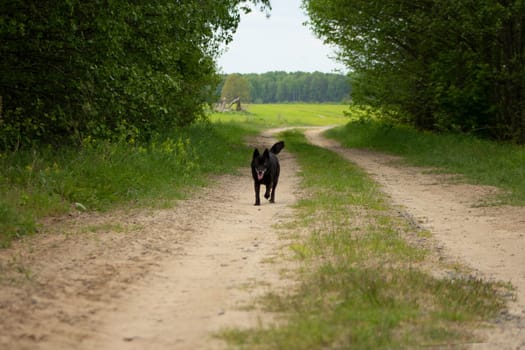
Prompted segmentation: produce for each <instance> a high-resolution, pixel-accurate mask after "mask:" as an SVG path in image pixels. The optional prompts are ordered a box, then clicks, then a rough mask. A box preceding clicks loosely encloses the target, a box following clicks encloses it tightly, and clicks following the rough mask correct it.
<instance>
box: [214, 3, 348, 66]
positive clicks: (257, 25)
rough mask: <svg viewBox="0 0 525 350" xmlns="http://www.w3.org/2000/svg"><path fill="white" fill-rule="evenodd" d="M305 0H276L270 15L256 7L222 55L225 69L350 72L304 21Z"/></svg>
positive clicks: (219, 64) (243, 19) (242, 22)
mask: <svg viewBox="0 0 525 350" xmlns="http://www.w3.org/2000/svg"><path fill="white" fill-rule="evenodd" d="M300 6H301V0H273V1H272V10H271V13H270V18H266V15H265V14H264V13H261V12H260V11H259V10H258V9H254V10H253V11H252V12H251V13H249V14H247V15H242V17H241V23H240V25H239V28H238V29H237V32H236V33H235V35H234V37H233V42H231V43H230V45H229V46H228V48H227V50H226V52H225V53H224V54H223V55H222V56H221V57H219V59H218V66H219V69H220V71H221V72H222V73H226V74H231V73H243V74H244V73H264V72H269V71H286V72H297V71H302V72H314V71H319V72H324V73H333V72H341V71H343V72H346V71H347V70H346V69H344V67H343V66H342V65H341V64H340V63H338V62H336V61H335V60H334V59H333V58H330V57H333V56H335V54H334V50H333V49H332V48H330V47H329V46H327V45H324V44H323V42H322V40H321V39H318V38H317V37H316V36H315V35H314V34H313V33H312V31H311V30H310V29H309V27H308V26H305V25H304V24H303V23H304V22H306V21H307V20H308V17H307V15H306V14H305V13H304V11H303V10H302V9H301V8H300Z"/></svg>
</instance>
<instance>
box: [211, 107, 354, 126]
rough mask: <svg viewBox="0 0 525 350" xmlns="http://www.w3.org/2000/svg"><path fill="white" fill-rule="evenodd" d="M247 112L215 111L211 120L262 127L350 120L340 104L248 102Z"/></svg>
mask: <svg viewBox="0 0 525 350" xmlns="http://www.w3.org/2000/svg"><path fill="white" fill-rule="evenodd" d="M245 108H246V111H244V112H227V113H213V114H212V115H211V120H212V121H222V122H227V121H233V122H238V123H241V124H245V125H254V126H257V127H259V128H275V127H279V126H306V125H307V126H319V125H341V124H344V123H346V122H348V120H349V119H348V117H346V116H345V115H344V114H343V111H346V110H348V108H349V107H348V106H347V105H341V104H249V105H245Z"/></svg>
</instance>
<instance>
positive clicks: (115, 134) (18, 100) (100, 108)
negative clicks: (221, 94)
mask: <svg viewBox="0 0 525 350" xmlns="http://www.w3.org/2000/svg"><path fill="white" fill-rule="evenodd" d="M269 3H270V2H269V0H221V1H215V0H185V1H172V0H154V1H129V0H114V1H105V0H68V1H54V0H39V1H31V0H11V1H3V2H2V5H1V10H0V43H1V44H0V150H1V149H2V148H4V149H6V148H7V149H13V148H17V147H20V146H23V145H32V144H35V143H37V142H38V143H42V142H43V143H49V144H62V143H64V142H67V143H71V142H74V143H82V141H83V140H84V139H86V138H88V137H93V138H102V139H114V138H122V137H128V136H131V137H134V138H139V137H141V138H147V137H149V136H150V135H152V134H154V133H156V132H159V131H163V130H166V129H167V128H173V127H177V126H183V125H187V124H189V123H192V122H193V121H195V120H197V119H198V118H199V117H200V116H202V115H204V111H205V104H206V103H211V102H212V101H213V100H214V99H215V89H214V87H215V86H216V85H217V84H218V82H219V81H220V77H219V75H218V74H217V72H216V64H215V59H216V57H217V56H218V54H219V52H220V50H221V45H222V44H223V43H227V42H229V41H231V40H232V34H233V32H234V31H235V29H236V28H237V25H238V23H239V21H240V14H241V13H243V12H247V11H249V7H250V5H255V6H258V7H262V8H263V9H264V8H266V9H269V6H270V5H269Z"/></svg>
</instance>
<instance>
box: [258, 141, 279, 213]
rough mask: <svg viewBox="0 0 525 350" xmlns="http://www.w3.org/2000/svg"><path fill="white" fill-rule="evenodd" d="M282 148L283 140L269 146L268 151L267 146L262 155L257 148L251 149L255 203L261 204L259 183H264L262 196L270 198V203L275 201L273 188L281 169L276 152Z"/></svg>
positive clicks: (275, 185)
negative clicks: (264, 188) (264, 189)
mask: <svg viewBox="0 0 525 350" xmlns="http://www.w3.org/2000/svg"><path fill="white" fill-rule="evenodd" d="M283 148H284V141H279V142H277V143H276V144H275V145H273V146H272V148H270V151H268V148H267V149H265V150H264V153H263V154H262V156H261V154H260V153H259V150H258V149H257V148H256V149H255V150H254V151H253V159H252V176H253V181H254V185H255V205H261V199H260V197H259V192H260V189H261V185H266V192H265V193H264V198H266V199H268V198H270V203H274V202H275V188H276V187H277V182H279V172H280V171H281V168H280V166H279V159H277V157H276V154H279V152H281V150H282V149H283ZM270 190H271V195H270Z"/></svg>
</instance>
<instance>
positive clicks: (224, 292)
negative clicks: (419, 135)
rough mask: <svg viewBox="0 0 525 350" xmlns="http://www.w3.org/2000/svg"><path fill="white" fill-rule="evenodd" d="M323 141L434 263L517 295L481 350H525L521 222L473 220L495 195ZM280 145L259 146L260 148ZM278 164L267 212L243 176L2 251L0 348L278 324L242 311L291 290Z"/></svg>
mask: <svg viewBox="0 0 525 350" xmlns="http://www.w3.org/2000/svg"><path fill="white" fill-rule="evenodd" d="M322 131H323V129H321V128H315V129H311V130H309V131H307V135H308V138H309V139H310V140H311V142H312V143H315V144H318V145H322V146H323V147H327V148H330V149H332V150H334V151H336V152H338V153H341V154H342V155H343V156H344V157H347V158H348V159H349V160H350V161H353V162H355V163H357V164H358V165H359V166H361V167H363V168H364V169H365V170H366V171H367V172H368V173H369V174H370V175H371V176H372V177H373V178H374V179H376V181H378V182H379V183H380V184H381V186H382V188H383V190H384V191H385V193H387V194H388V195H389V196H390V197H391V199H392V202H393V203H394V204H395V205H398V206H399V207H400V208H402V210H403V211H405V212H406V213H408V214H409V215H410V217H413V218H416V220H417V221H418V224H419V225H421V226H422V227H424V228H426V229H428V230H430V231H431V232H432V234H433V237H434V238H435V239H436V241H437V242H439V244H441V245H442V248H443V249H442V250H441V251H440V254H446V255H448V256H450V257H451V258H452V259H457V260H459V261H461V262H463V263H465V264H468V265H469V266H470V267H472V268H474V269H476V270H478V271H479V273H480V274H482V275H483V276H484V277H486V278H494V279H498V280H504V281H511V282H512V283H513V284H514V285H515V286H516V287H517V301H516V302H515V303H513V304H512V305H511V312H510V314H508V315H507V316H506V317H503V318H502V319H501V320H499V321H498V323H497V324H495V325H494V328H493V329H491V330H490V331H489V332H488V333H483V336H485V337H487V341H486V342H484V343H482V344H477V345H476V346H475V347H476V348H479V349H520V348H525V334H524V327H523V325H524V324H523V317H522V316H523V315H522V314H523V310H524V309H525V307H524V305H525V302H524V300H525V297H524V292H525V288H524V287H525V286H524V285H523V283H524V280H525V272H524V266H525V265H524V262H525V259H524V257H525V249H524V248H525V247H524V246H523V241H524V238H523V234H522V233H524V232H525V219H523V218H525V215H523V214H525V212H524V211H523V209H522V208H507V207H505V208H494V207H489V208H487V207H477V206H476V205H475V204H476V203H478V202H479V200H480V199H482V198H483V197H484V196H486V195H488V194H490V193H491V191H493V189H487V188H483V187H476V186H468V185H461V184H450V183H448V182H446V181H443V178H442V177H439V176H436V175H432V174H424V173H423V172H422V170H421V169H415V168H409V167H404V166H403V167H402V166H399V165H395V164H394V163H393V162H392V161H393V160H394V159H393V158H392V157H388V156H385V155H381V154H377V153H372V152H365V151H358V150H343V149H342V148H341V147H339V146H338V145H337V144H336V143H334V142H333V141H328V140H325V139H324V138H322V137H321V135H320V133H321V132H322ZM273 141H274V140H273V139H272V138H271V137H270V136H269V134H265V135H262V136H261V137H259V138H258V139H257V140H254V141H253V142H252V144H253V145H257V146H259V147H260V146H266V147H270V146H271V144H272V143H273ZM250 157H251V154H248V155H247V164H248V163H249V160H250ZM280 159H281V163H282V174H281V180H280V183H279V186H278V189H277V197H276V204H273V205H270V204H269V203H268V202H266V201H264V202H263V203H262V204H263V205H261V206H260V207H255V206H253V202H254V195H253V184H252V180H251V178H250V174H249V170H248V169H247V168H246V169H243V170H242V171H241V172H242V174H240V175H228V176H221V177H219V178H217V179H216V182H215V183H214V184H213V185H212V186H210V187H209V188H206V189H203V190H200V191H198V192H197V193H196V194H195V196H193V197H192V198H191V199H188V200H184V201H181V202H180V203H179V204H178V205H177V206H176V207H175V208H169V209H155V210H154V209H150V210H127V211H120V212H112V213H108V214H99V215H95V214H89V215H87V214H79V215H77V216H75V217H73V218H67V219H62V220H57V221H56V222H49V223H47V224H46V225H45V227H46V230H47V231H48V233H47V234H41V235H37V236H35V237H30V238H28V239H24V240H22V241H21V242H17V243H16V244H14V246H13V247H12V248H10V249H6V250H2V251H0V349H14V350H18V349H114V350H120V349H123V350H125V349H221V348H223V347H224V344H223V343H222V342H221V341H220V340H217V339H216V338H214V337H213V336H212V335H213V333H214V332H217V331H218V330H220V329H222V328H223V327H226V326H239V327H245V326H250V325H255V324H258V323H259V322H265V321H266V320H267V317H268V318H270V319H271V315H265V314H264V313H261V312H258V310H251V309H245V308H243V306H246V305H251V302H252V301H253V300H254V298H255V297H257V296H258V295H262V294H264V293H266V292H267V291H270V290H275V289H280V288H288V287H290V285H289V283H291V282H287V279H283V278H282V273H283V271H284V272H286V271H287V270H293V268H294V267H293V266H291V265H290V264H291V262H290V261H289V260H287V259H286V258H283V257H282V254H283V251H285V250H283V249H281V247H282V246H283V245H285V244H286V242H285V241H283V240H281V239H279V237H278V234H277V230H276V229H275V228H273V227H272V226H271V223H277V224H279V223H285V222H286V221H287V220H290V218H291V217H292V216H293V209H291V206H292V204H293V203H294V202H295V201H296V200H297V198H298V197H299V196H300V193H299V189H298V181H299V180H298V177H297V174H296V173H295V172H296V171H297V170H299V169H298V166H297V164H296V163H295V160H294V158H293V156H292V155H290V154H289V153H288V152H287V151H286V149H285V150H284V151H283V153H282V154H281V155H280Z"/></svg>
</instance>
